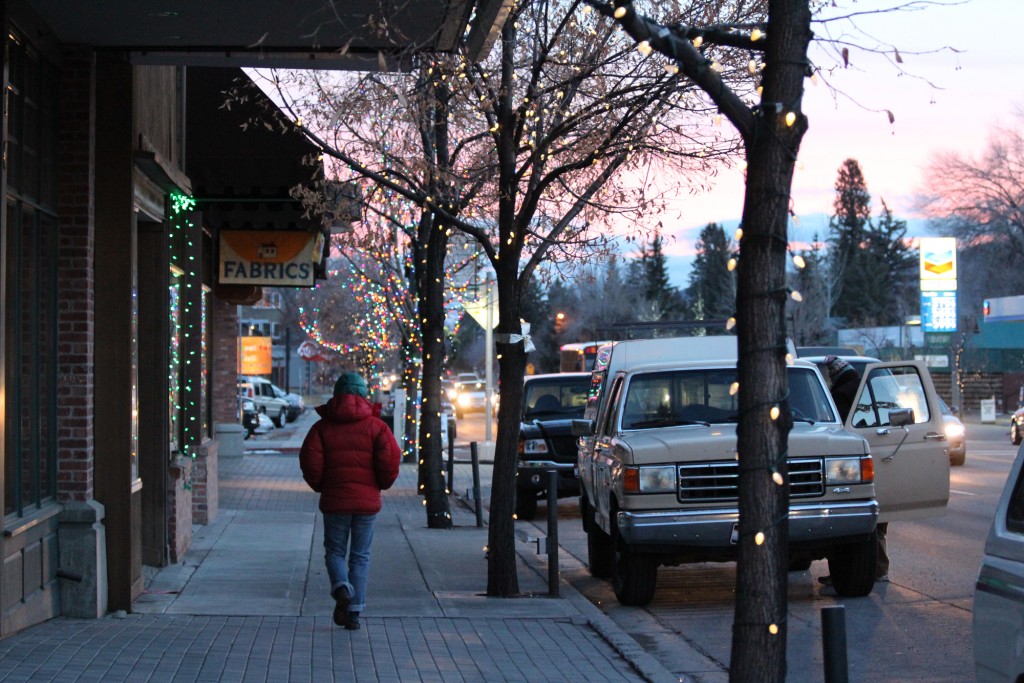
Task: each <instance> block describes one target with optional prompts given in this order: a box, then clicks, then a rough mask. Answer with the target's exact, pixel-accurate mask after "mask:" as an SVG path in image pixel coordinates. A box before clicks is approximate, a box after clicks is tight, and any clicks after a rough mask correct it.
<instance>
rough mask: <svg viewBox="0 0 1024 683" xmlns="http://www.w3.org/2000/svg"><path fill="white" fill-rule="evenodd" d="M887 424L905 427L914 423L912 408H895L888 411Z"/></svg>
mask: <svg viewBox="0 0 1024 683" xmlns="http://www.w3.org/2000/svg"><path fill="white" fill-rule="evenodd" d="M889 424H890V425H892V426H893V427H905V426H906V425H912V424H914V409H913V408H896V409H894V410H890V411H889Z"/></svg>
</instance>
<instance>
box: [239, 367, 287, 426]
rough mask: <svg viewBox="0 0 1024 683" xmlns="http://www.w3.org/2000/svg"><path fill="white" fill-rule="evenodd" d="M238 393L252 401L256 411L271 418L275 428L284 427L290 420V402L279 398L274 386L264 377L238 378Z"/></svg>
mask: <svg viewBox="0 0 1024 683" xmlns="http://www.w3.org/2000/svg"><path fill="white" fill-rule="evenodd" d="M238 392H239V393H240V394H241V395H242V396H245V397H246V398H249V399H252V401H253V403H255V404H256V410H258V411H259V412H260V413H261V414H263V415H266V416H267V417H269V418H270V421H271V422H273V423H274V426H275V427H283V426H284V424H285V422H286V421H287V419H288V402H287V401H285V400H284V399H283V398H278V397H277V394H275V393H274V385H273V384H271V382H270V380H269V379H265V378H263V377H253V376H242V377H239V378H238Z"/></svg>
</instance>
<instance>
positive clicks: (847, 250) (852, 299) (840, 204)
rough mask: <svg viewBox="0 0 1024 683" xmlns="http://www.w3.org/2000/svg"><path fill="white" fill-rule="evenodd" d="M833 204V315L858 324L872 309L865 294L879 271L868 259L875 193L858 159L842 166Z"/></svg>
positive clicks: (831, 233) (831, 247)
mask: <svg viewBox="0 0 1024 683" xmlns="http://www.w3.org/2000/svg"><path fill="white" fill-rule="evenodd" d="M832 206H833V209H834V210H835V213H834V214H833V215H832V218H831V219H830V220H829V258H830V261H831V264H830V269H831V271H832V273H831V274H832V276H833V278H834V288H835V289H834V292H833V296H834V298H833V307H832V311H831V313H830V316H834V317H840V318H845V319H846V321H847V322H848V323H850V324H857V323H859V322H861V321H863V320H865V318H866V316H865V309H866V308H870V303H866V297H865V295H866V294H869V293H868V292H867V291H866V290H867V289H870V284H871V283H872V281H873V279H874V278H875V276H876V274H874V273H872V272H871V270H872V269H871V268H870V266H869V264H868V263H867V262H866V259H865V258H864V250H863V246H864V242H865V238H866V232H867V229H868V226H869V222H870V220H871V195H870V194H868V188H867V183H866V182H865V181H864V174H863V172H862V171H861V168H860V164H859V163H858V162H857V160H856V159H847V160H846V161H844V162H843V163H842V165H841V166H840V167H839V177H838V178H837V179H836V197H835V201H834V202H833V205H832Z"/></svg>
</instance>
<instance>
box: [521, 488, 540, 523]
mask: <svg viewBox="0 0 1024 683" xmlns="http://www.w3.org/2000/svg"><path fill="white" fill-rule="evenodd" d="M536 516H537V492H536V491H523V490H518V491H516V519H519V520H522V521H524V522H529V521H530V520H532V519H533V518H534V517H536Z"/></svg>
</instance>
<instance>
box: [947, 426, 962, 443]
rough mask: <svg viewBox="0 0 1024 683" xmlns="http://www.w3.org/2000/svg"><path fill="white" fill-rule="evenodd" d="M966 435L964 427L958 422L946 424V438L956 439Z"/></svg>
mask: <svg viewBox="0 0 1024 683" xmlns="http://www.w3.org/2000/svg"><path fill="white" fill-rule="evenodd" d="M963 435H964V426H963V425H962V424H957V423H956V422H947V423H946V438H947V439H956V438H959V437H961V436H963Z"/></svg>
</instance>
